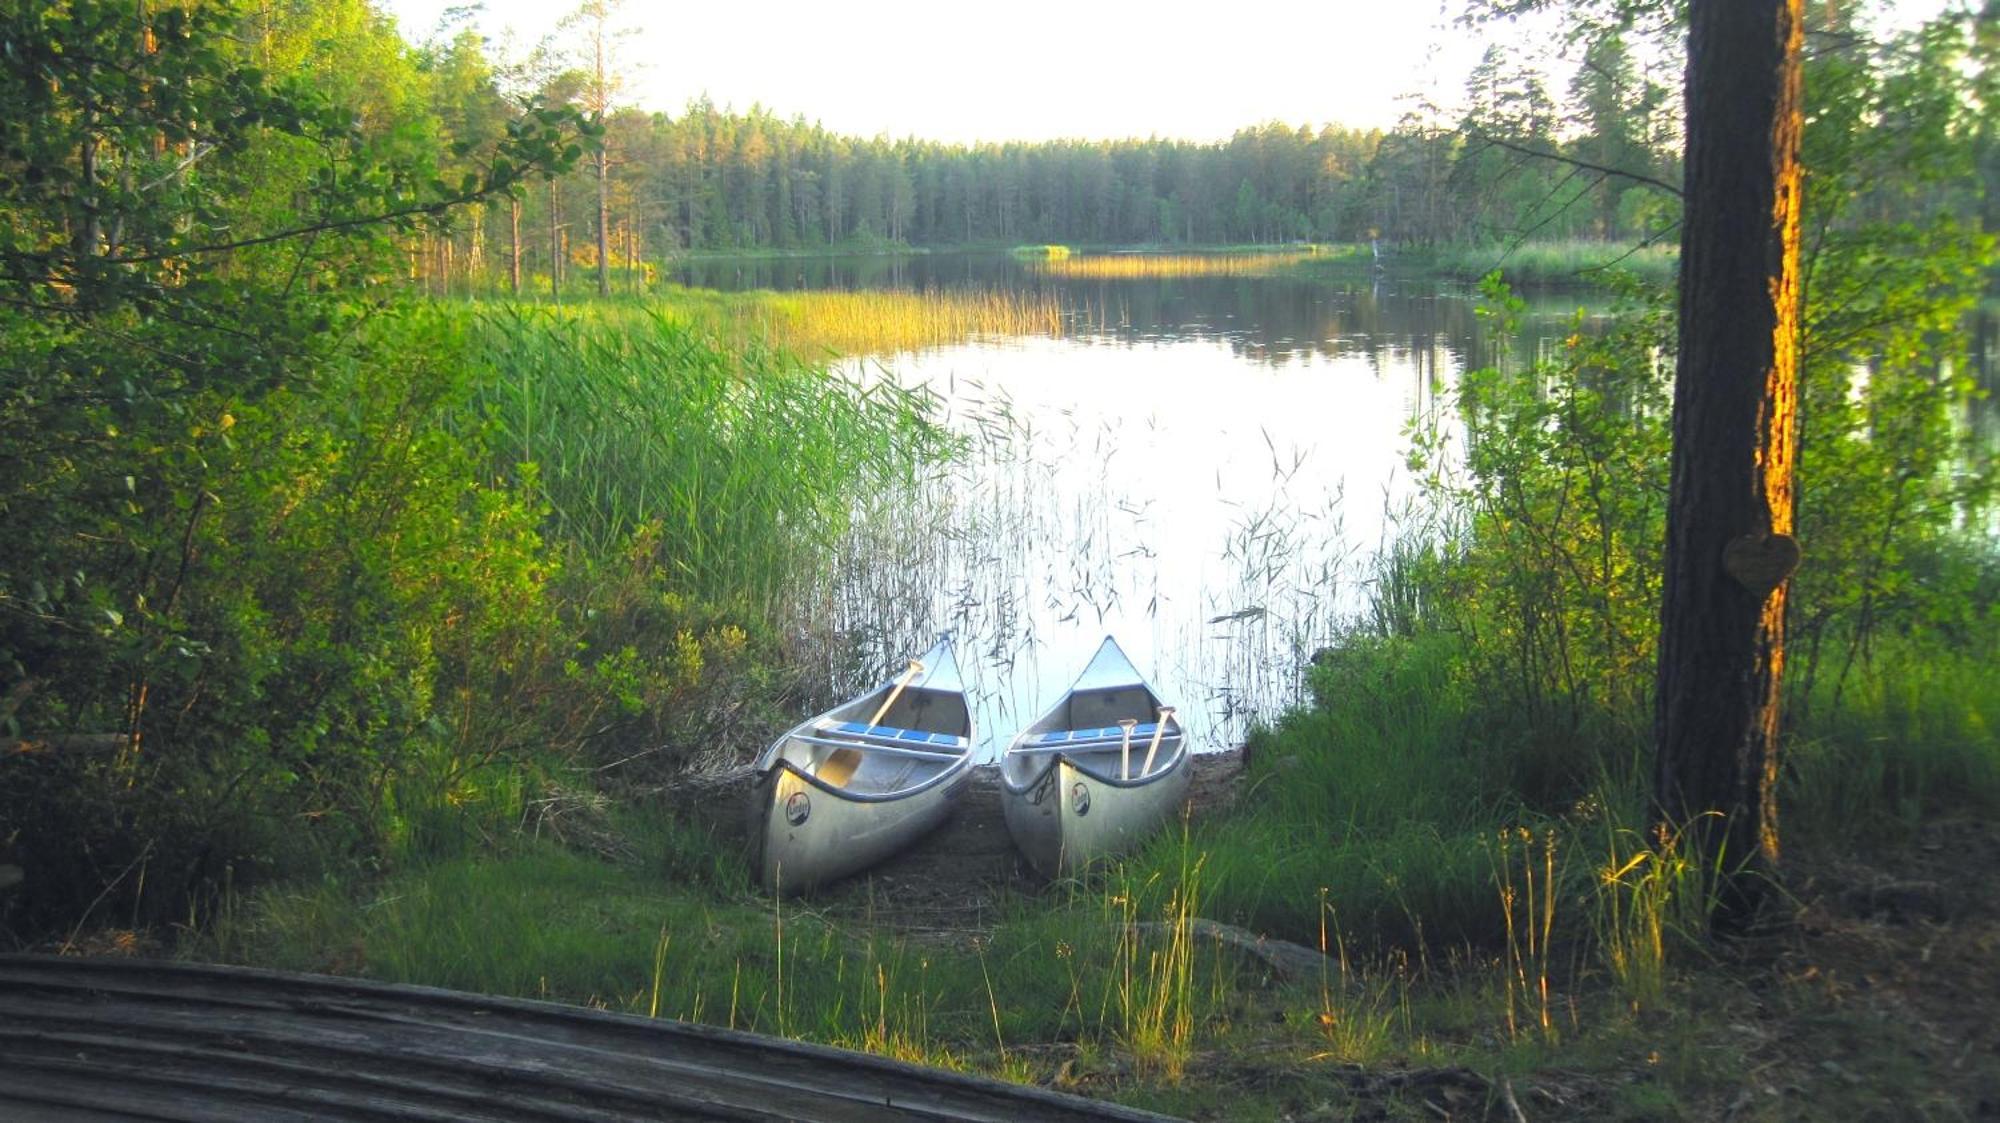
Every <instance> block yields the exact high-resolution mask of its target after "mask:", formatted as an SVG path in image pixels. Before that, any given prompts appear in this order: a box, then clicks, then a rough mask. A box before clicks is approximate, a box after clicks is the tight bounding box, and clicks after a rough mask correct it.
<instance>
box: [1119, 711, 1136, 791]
mask: <svg viewBox="0 0 2000 1123" xmlns="http://www.w3.org/2000/svg"><path fill="white" fill-rule="evenodd" d="M1138 724H1139V719H1138V718H1131V717H1128V718H1121V719H1119V722H1118V728H1120V729H1123V730H1124V731H1125V737H1124V739H1123V740H1121V741H1119V742H1118V778H1119V779H1120V780H1130V779H1131V778H1132V729H1133V727H1135V726H1137V725H1138Z"/></svg>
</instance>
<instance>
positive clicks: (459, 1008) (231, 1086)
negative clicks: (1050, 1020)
mask: <svg viewBox="0 0 2000 1123" xmlns="http://www.w3.org/2000/svg"><path fill="white" fill-rule="evenodd" d="M0 1118H6V1119H10V1120H11V1119H23V1120H39V1119H154V1120H193V1119H201V1120H234V1119H257V1120H290V1119H298V1120H305V1119H375V1120H432V1119H435V1120H457V1119H549V1120H556V1119H564V1120H569V1119H576V1120H631V1119H738V1120H741V1119H751V1120H768V1119H812V1120H867V1121H869V1123H886V1121H890V1120H905V1119H908V1120H919V1119H921V1120H964V1121H973V1120H993V1121H1002V1120H1008V1121H1012V1120H1020V1121H1024V1123H1035V1121H1043V1120H1047V1121H1051V1123H1053V1121H1062V1120H1162V1119H1165V1118H1166V1117H1165V1116H1160V1115H1153V1114H1150V1113H1147V1112H1142V1111H1135V1110H1132V1109H1130V1108H1124V1107H1119V1106H1117V1105H1115V1104H1107V1103H1101V1102H1098V1101H1093V1100H1087V1099H1083V1098H1080V1097H1076V1096H1069V1095H1064V1094H1062V1093H1058V1092H1053V1091H1049V1090H1047V1089H1041V1088H1032V1087H1025V1086H1020V1085H1013V1084H1006V1083H1003V1082H1000V1081H996V1080H989V1079H986V1078H983V1077H977V1076H969V1075H966V1074H964V1073H956V1072H949V1071H945V1070H942V1069H931V1068H925V1067H923V1066H920V1065H913V1064H908V1063H905V1062H902V1061H896V1060H891V1059H889V1058H885V1057H877V1056H873V1055H870V1054H866V1053H854V1052H849V1051H847V1050H843V1049H834V1048H829V1047H826V1046H820V1045H809V1044H804V1043H801V1042H796V1041H788V1040H784V1039H781V1038H774V1037H766V1036H762V1035H759V1034H751V1033H743V1032H738V1031H732V1030H725V1029H718V1028H715V1027H711V1026H700V1025H692V1024H688V1023H683V1022H675V1021H668V1020H654V1019H648V1018H641V1017H637V1016H634V1015H629V1014H614V1013H610V1012H607V1011H602V1010H590V1009H585V1008H581V1007H574V1006H562V1005H558V1004H555V1003H548V1002H533V1001H528V1000H523V999H510V998H494V997H487V996H482V995H472V994H462V993H458V992H455V991H446V990H437V989H433V988H429V987H412V986H396V985H391V984H387V983H377V982H370V981H367V980H359V979H340V978H331V977H327V976H320V975H301V974H291V973H285V972H276V971H262V970H254V969H249V968H237V967H214V966H204V965H198V964H184V963H168V962H160V961H152V960H140V959H66V958H57V957H51V956H30V955H0Z"/></svg>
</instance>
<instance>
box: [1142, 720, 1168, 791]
mask: <svg viewBox="0 0 2000 1123" xmlns="http://www.w3.org/2000/svg"><path fill="white" fill-rule="evenodd" d="M1172 716H1174V708H1173V707H1172V706H1161V707H1160V724H1158V725H1156V726H1154V727H1153V743H1152V744H1150V745H1148V746H1146V763H1144V764H1142V765H1140V766H1139V775H1141V776H1144V775H1147V774H1148V773H1150V772H1152V771H1153V754H1154V753H1157V752H1159V751H1160V738H1162V737H1164V736H1166V733H1167V719H1168V718H1170V717H1172Z"/></svg>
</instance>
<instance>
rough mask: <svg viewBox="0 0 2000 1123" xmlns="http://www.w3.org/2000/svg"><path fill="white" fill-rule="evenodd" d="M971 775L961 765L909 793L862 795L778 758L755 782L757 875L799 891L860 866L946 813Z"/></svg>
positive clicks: (774, 888) (773, 885)
mask: <svg viewBox="0 0 2000 1123" xmlns="http://www.w3.org/2000/svg"><path fill="white" fill-rule="evenodd" d="M971 776H972V774H971V772H970V771H969V770H963V769H962V770H960V771H959V773H958V775H957V776H956V778H954V779H951V780H948V781H946V782H945V783H942V784H938V785H936V786H935V787H932V788H929V789H927V790H925V791H921V792H917V793H916V794H914V795H909V796H904V797H902V798H899V799H895V800H890V801H867V800H857V799H853V798H850V797H848V796H846V795H843V794H842V793H841V792H839V791H837V790H835V789H832V788H829V787H827V786H825V785H822V784H816V783H814V782H813V781H812V779H811V778H810V777H808V776H806V775H805V774H804V773H802V772H800V771H799V770H798V769H797V768H794V767H792V765H790V764H789V763H784V764H780V765H779V766H778V767H777V768H774V769H772V770H771V771H770V772H768V773H766V774H765V776H764V777H763V780H762V782H761V783H759V784H758V788H757V790H758V802H759V804H760V806H761V810H762V819H763V829H762V833H761V836H760V837H759V839H758V846H757V867H758V880H759V881H760V882H762V884H763V886H764V888H765V889H767V890H769V891H771V892H774V893H776V892H783V893H800V892H804V891H806V890H808V889H812V888H814V887H816V886H819V885H823V884H825V883H827V882H829V881H834V880H836V879H838V878H842V877H846V876H848V875H849V874H852V873H856V872H858V871H860V870H863V869H866V868H868V867H869V866H872V865H874V864H875V863H877V862H880V861H882V860H883V859H885V858H887V857H889V856H890V855H892V854H895V853H896V852H897V851H899V850H901V849H903V848H904V847H906V846H908V845H909V844H910V843H912V842H915V841H916V840H917V839H919V838H921V837H923V836H924V835H926V834H929V833H930V832H931V831H933V830H936V829H937V828H938V827H939V826H940V825H942V824H943V823H944V821H945V820H946V819H948V818H950V816H951V813H952V810H953V809H954V808H955V807H956V806H957V805H958V801H959V799H960V798H961V796H962V795H963V794H964V792H965V787H966V782H967V781H968V780H970V779H971Z"/></svg>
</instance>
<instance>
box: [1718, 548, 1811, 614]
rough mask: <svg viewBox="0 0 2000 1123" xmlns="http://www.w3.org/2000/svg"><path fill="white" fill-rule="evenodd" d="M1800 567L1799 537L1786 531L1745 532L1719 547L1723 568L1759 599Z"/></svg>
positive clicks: (1766, 595) (1782, 582) (1768, 594)
mask: <svg viewBox="0 0 2000 1123" xmlns="http://www.w3.org/2000/svg"><path fill="white" fill-rule="evenodd" d="M1798 567H1799V540H1798V539H1796V538H1793V537H1792V536H1791V535H1789V534H1745V535H1742V536H1741V537H1738V538H1734V539H1731V540H1730V543H1729V545H1727V546H1724V547H1723V548H1722V568H1723V570H1724V571H1725V572H1727V573H1728V574H1729V576H1730V577H1732V578H1734V579H1735V581H1736V583H1737V584H1738V585H1741V586H1743V587H1744V588H1746V589H1748V590H1750V592H1751V594H1752V595H1753V596H1755V597H1756V598H1757V599H1758V600H1762V599H1764V598H1765V597H1768V596H1770V595H1771V590H1773V589H1775V588H1777V587H1778V586H1779V585H1782V584H1784V583H1785V578H1787V577H1790V576H1791V575H1792V571H1793V570H1795V569H1797V568H1798Z"/></svg>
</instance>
